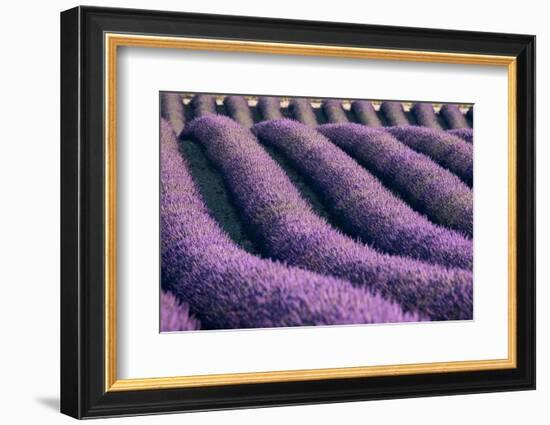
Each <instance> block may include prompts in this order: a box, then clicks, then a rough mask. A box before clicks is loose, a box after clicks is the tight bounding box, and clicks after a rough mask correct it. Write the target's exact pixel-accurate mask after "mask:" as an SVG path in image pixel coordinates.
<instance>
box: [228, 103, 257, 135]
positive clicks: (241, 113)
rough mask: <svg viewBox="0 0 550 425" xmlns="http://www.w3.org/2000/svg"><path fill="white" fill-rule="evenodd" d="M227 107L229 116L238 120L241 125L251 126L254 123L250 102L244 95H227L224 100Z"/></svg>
mask: <svg viewBox="0 0 550 425" xmlns="http://www.w3.org/2000/svg"><path fill="white" fill-rule="evenodd" d="M223 104H224V105H225V109H226V110H227V112H228V114H229V116H230V117H231V118H233V119H234V120H235V121H237V122H238V123H239V124H240V125H242V126H243V127H246V128H250V127H252V126H253V125H254V118H253V117H252V112H251V111H250V107H249V106H248V102H247V101H246V99H245V98H244V97H242V96H227V97H226V98H225V99H224V100H223Z"/></svg>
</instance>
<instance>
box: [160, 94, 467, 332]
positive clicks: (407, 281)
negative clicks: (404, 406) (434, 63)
mask: <svg viewBox="0 0 550 425" xmlns="http://www.w3.org/2000/svg"><path fill="white" fill-rule="evenodd" d="M160 186H161V193H160V218H161V219H160V223H161V224H160V227H161V228H160V231H161V250H162V253H161V270H162V272H161V291H160V329H161V332H176V331H188V330H215V329H245V328H272V327H293V326H317V325H323V326H327V325H350V324H375V323H399V322H422V321H446V320H471V319H473V277H472V262H473V239H472V237H473V191H472V186H473V105H466V104H449V103H445V104H441V103H431V102H408V101H378V100H358V99H327V98H314V97H273V96H256V95H229V94H204V93H178V92H161V93H160Z"/></svg>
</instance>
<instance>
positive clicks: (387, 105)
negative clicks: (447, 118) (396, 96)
mask: <svg viewBox="0 0 550 425" xmlns="http://www.w3.org/2000/svg"><path fill="white" fill-rule="evenodd" d="M380 110H381V111H382V112H383V113H384V116H385V117H386V121H387V122H388V123H389V124H390V125H409V120H408V119H407V116H406V115H405V110H404V109H403V105H402V104H401V103H400V102H382V105H381V106H380Z"/></svg>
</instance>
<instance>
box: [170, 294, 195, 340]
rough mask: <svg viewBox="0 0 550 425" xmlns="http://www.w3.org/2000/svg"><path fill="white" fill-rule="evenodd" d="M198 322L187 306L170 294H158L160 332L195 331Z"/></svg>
mask: <svg viewBox="0 0 550 425" xmlns="http://www.w3.org/2000/svg"><path fill="white" fill-rule="evenodd" d="M200 328H201V324H200V322H199V321H198V320H197V319H195V318H194V317H193V316H192V315H191V313H190V312H189V305H187V304H186V303H182V302H180V301H179V300H178V299H177V298H176V297H175V296H174V295H173V294H172V293H171V292H166V291H161V292H160V331H161V332H177V331H196V330H199V329H200Z"/></svg>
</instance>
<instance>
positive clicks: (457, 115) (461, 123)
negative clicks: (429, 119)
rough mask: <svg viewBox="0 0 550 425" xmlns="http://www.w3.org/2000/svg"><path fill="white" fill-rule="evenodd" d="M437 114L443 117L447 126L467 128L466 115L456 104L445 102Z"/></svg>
mask: <svg viewBox="0 0 550 425" xmlns="http://www.w3.org/2000/svg"><path fill="white" fill-rule="evenodd" d="M439 114H440V115H441V116H442V117H443V118H445V121H447V125H448V126H449V128H468V127H469V125H468V122H467V121H466V117H464V115H463V114H462V112H460V109H459V108H458V106H457V105H453V104H445V105H443V106H442V107H441V109H440V110H439Z"/></svg>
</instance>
